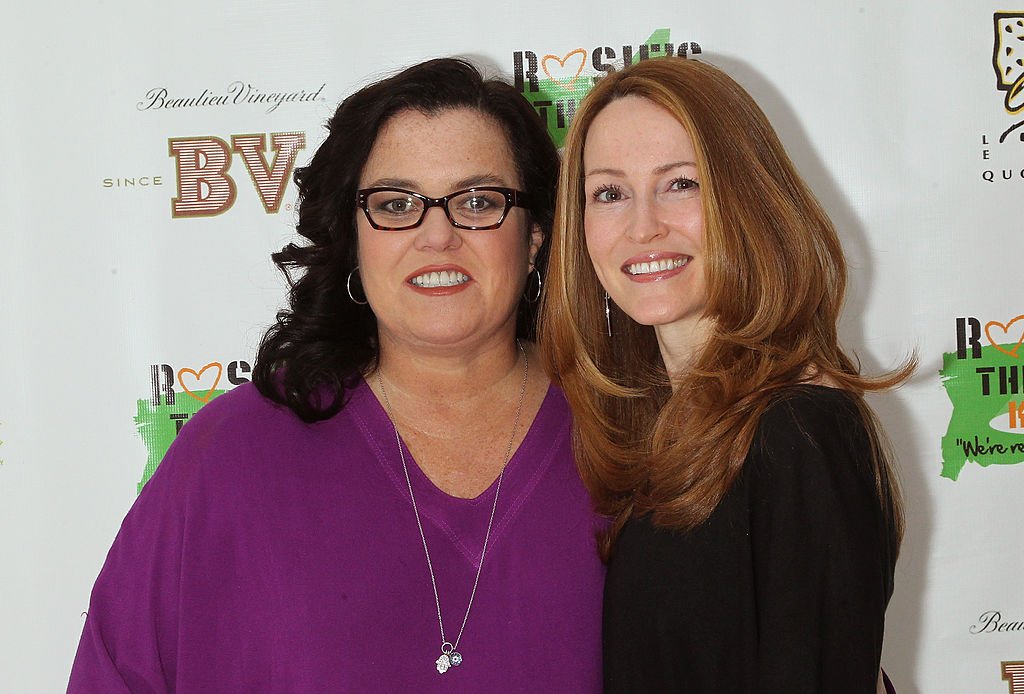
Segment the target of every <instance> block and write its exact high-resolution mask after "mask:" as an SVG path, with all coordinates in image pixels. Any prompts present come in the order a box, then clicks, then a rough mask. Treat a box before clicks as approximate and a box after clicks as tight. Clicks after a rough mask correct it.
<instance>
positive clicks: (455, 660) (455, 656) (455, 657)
mask: <svg viewBox="0 0 1024 694" xmlns="http://www.w3.org/2000/svg"><path fill="white" fill-rule="evenodd" d="M448 659H449V660H451V661H452V665H454V666H455V667H458V666H460V665H462V654H461V653H459V652H458V651H455V652H454V653H452V654H451V655H450V656H448Z"/></svg>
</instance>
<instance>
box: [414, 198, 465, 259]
mask: <svg viewBox="0 0 1024 694" xmlns="http://www.w3.org/2000/svg"><path fill="white" fill-rule="evenodd" d="M415 245H416V248H417V249H418V250H434V251H445V250H451V249H454V248H458V247H460V246H461V245H462V237H461V236H459V230H458V229H456V228H455V227H453V226H452V223H451V222H450V221H449V220H448V215H447V214H445V211H444V208H443V207H441V206H437V207H431V208H430V209H428V210H427V211H426V214H424V215H423V221H422V222H421V223H420V225H419V227H418V228H417V229H416V244H415Z"/></svg>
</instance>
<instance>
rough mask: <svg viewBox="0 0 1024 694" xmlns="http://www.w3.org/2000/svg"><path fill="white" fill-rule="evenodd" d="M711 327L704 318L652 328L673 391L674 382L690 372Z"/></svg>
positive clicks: (708, 335)
mask: <svg viewBox="0 0 1024 694" xmlns="http://www.w3.org/2000/svg"><path fill="white" fill-rule="evenodd" d="M712 327H713V326H712V323H711V321H710V320H707V319H704V318H701V319H698V320H694V321H676V322H675V323H669V324H667V325H656V326H654V334H655V335H656V336H657V337H658V349H659V350H660V351H661V359H662V361H663V362H665V370H666V371H668V374H669V378H670V379H671V380H672V381H673V385H672V387H673V389H675V387H676V386H675V381H676V380H677V379H678V378H679V377H681V376H683V375H685V374H686V372H687V371H689V370H690V368H691V366H692V365H693V361H694V360H695V359H696V358H697V355H698V353H699V352H700V350H701V348H702V347H703V346H704V345H705V344H706V343H707V340H708V337H710V335H711V330H712Z"/></svg>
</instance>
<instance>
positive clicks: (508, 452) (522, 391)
mask: <svg viewBox="0 0 1024 694" xmlns="http://www.w3.org/2000/svg"><path fill="white" fill-rule="evenodd" d="M516 346H517V347H518V348H519V351H520V352H522V353H523V382H522V384H521V385H520V387H519V404H518V405H517V406H516V416H515V420H514V422H513V423H512V436H511V437H510V438H509V440H508V447H507V448H506V449H505V459H504V462H502V464H501V472H500V473H498V483H497V485H496V487H495V489H494V502H493V503H492V504H491V515H490V517H489V518H488V519H487V532H486V533H484V544H483V548H482V549H481V550H480V562H479V564H477V567H476V577H475V578H474V579H473V590H472V591H471V592H470V594H469V604H468V605H466V614H465V615H463V617H462V626H460V627H459V634H458V636H456V637H455V643H454V644H453V643H451V642H449V641H448V640H447V639H446V638H445V635H444V620H442V619H441V600H440V598H438V596H437V578H436V577H435V576H434V565H433V563H432V562H431V561H430V550H429V549H427V536H426V535H425V534H424V532H423V521H422V520H420V511H419V507H418V506H417V505H416V495H415V494H414V493H413V491H412V480H411V479H410V478H409V467H408V465H407V464H406V462H405V453H404V452H403V450H402V437H401V435H399V433H398V424H397V423H396V421H395V413H394V412H393V411H392V409H391V401H390V400H389V399H388V392H387V390H386V389H385V388H384V379H383V378H382V377H381V372H380V369H377V386H378V387H379V388H380V394H381V395H382V396H383V397H384V407H385V408H386V409H387V411H388V417H390V418H391V428H392V429H394V430H395V443H396V444H397V445H398V455H399V457H400V458H401V460H402V472H404V473H405V483H406V485H407V486H408V487H409V499H411V500H412V511H413V514H414V515H415V516H416V527H417V528H419V531H420V540H422V541H423V555H424V556H425V557H426V558H427V570H428V571H430V585H431V587H432V588H433V589H434V604H435V605H436V606H437V625H438V628H439V629H440V631H441V652H442V653H443V654H445V655H448V654H451V653H454V652H456V650H457V649H458V647H459V641H461V640H462V632H463V631H464V630H465V628H466V622H467V621H468V620H469V611H470V610H471V609H472V608H473V598H475V597H476V587H477V585H478V584H479V583H480V572H481V571H482V570H483V568H484V555H485V554H486V553H487V543H488V541H490V539H491V526H492V525H493V524H494V513H495V511H496V510H497V508H498V495H499V494H500V493H501V480H502V478H503V477H504V476H505V467H506V466H507V465H508V461H509V459H510V458H511V456H512V444H513V443H515V440H516V432H517V431H519V418H520V416H521V415H522V413H523V400H524V399H525V397H526V381H527V379H528V377H529V375H530V357H529V356H528V355H527V354H526V350H525V349H523V345H522V344H521V343H520V342H519V340H516ZM445 646H448V647H449V649H448V650H447V651H445Z"/></svg>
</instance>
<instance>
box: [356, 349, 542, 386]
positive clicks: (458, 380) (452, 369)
mask: <svg viewBox="0 0 1024 694" xmlns="http://www.w3.org/2000/svg"><path fill="white" fill-rule="evenodd" d="M522 358H523V355H522V351H521V349H520V348H519V347H518V346H517V343H516V341H515V339H514V335H508V336H501V337H500V339H491V340H483V341H480V342H479V343H477V344H473V345H457V346H454V345H453V346H447V345H445V346H423V345H413V344H408V343H405V342H401V341H396V340H392V339H389V338H388V337H387V336H386V335H381V336H380V356H379V359H378V367H377V369H378V370H379V371H380V372H381V376H382V377H383V378H384V379H385V380H386V381H387V383H388V386H389V389H394V390H395V391H396V392H400V393H402V394H404V395H405V396H408V397H411V398H413V399H430V400H437V399H438V398H444V399H460V400H475V399H477V398H478V397H480V396H481V395H484V394H486V393H488V392H489V391H492V390H493V389H495V388H500V387H502V385H503V384H504V383H506V382H507V381H508V380H509V379H510V378H517V377H518V375H519V374H520V373H521V371H522ZM367 375H369V374H367Z"/></svg>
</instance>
